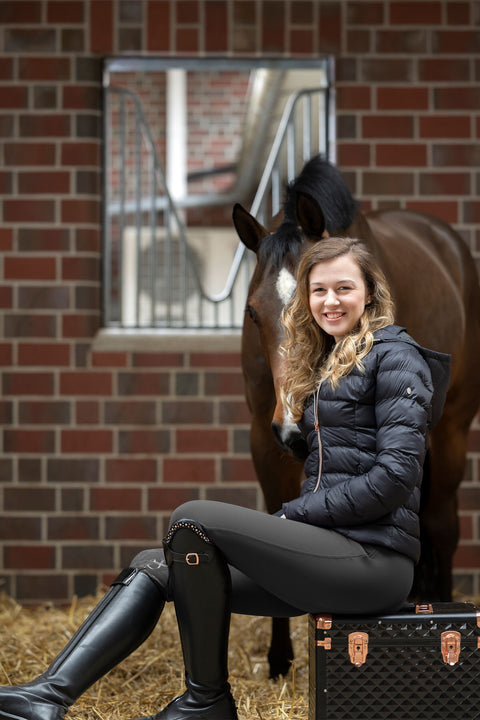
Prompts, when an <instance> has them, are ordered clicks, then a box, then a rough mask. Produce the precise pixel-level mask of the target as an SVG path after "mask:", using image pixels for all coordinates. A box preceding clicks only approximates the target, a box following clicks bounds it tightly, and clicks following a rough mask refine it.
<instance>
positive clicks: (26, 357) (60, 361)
mask: <svg viewBox="0 0 480 720" xmlns="http://www.w3.org/2000/svg"><path fill="white" fill-rule="evenodd" d="M18 364H19V365H24V366H26V365H32V366H39V365H45V366H49V365H51V366H52V367H59V366H68V365H70V345H67V344H66V343H57V342H56V343H43V344H42V343H22V342H21V343H19V345H18Z"/></svg>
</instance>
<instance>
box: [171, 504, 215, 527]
mask: <svg viewBox="0 0 480 720" xmlns="http://www.w3.org/2000/svg"><path fill="white" fill-rule="evenodd" d="M207 502H208V501H206V500H189V501H188V502H186V503H183V504H182V505H179V506H178V507H177V508H175V510H174V511H173V512H172V515H171V517H170V525H173V524H174V523H176V522H178V521H179V520H195V521H197V522H200V523H201V519H200V518H201V516H202V508H203V507H204V506H205V504H206V503H207Z"/></svg>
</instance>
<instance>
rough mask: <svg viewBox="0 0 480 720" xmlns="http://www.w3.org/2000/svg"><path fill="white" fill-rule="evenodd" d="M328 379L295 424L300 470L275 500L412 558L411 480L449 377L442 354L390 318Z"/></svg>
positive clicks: (288, 511) (415, 499) (414, 499)
mask: <svg viewBox="0 0 480 720" xmlns="http://www.w3.org/2000/svg"><path fill="white" fill-rule="evenodd" d="M363 363H364V367H365V370H364V372H363V373H362V372H360V371H359V370H357V369H356V368H355V369H354V370H353V371H352V372H351V373H350V374H349V375H347V376H346V377H345V378H343V379H342V380H341V381H340V383H339V385H338V386H337V388H336V389H332V387H331V385H330V384H329V383H328V382H325V383H323V385H322V387H321V388H320V392H319V400H318V421H319V432H320V443H321V459H322V464H321V476H320V479H319V477H318V470H319V441H318V432H317V431H316V429H315V427H314V400H313V398H312V400H311V402H310V403H309V405H308V406H307V408H306V410H305V413H304V416H303V418H302V420H301V422H300V424H299V427H300V429H301V431H302V433H303V435H304V437H305V439H306V443H307V446H308V456H307V459H306V461H305V474H306V480H305V482H304V484H303V487H302V492H301V495H300V497H298V498H296V499H295V500H292V501H291V502H288V503H285V504H284V505H283V512H284V513H285V515H286V517H287V518H288V519H290V520H299V521H301V522H305V523H310V524H312V525H318V526H320V527H324V528H331V529H333V530H336V531H337V532H339V533H341V534H342V535H346V536H347V537H349V538H351V539H352V540H356V541H358V542H361V543H371V544H374V545H382V546H385V547H387V548H390V549H392V550H396V551H398V552H400V553H403V554H405V555H407V556H408V557H410V558H412V559H413V560H414V561H418V558H419V555H420V540H419V534H420V532H419V520H418V511H419V506H420V485H421V480H422V466H423V461H424V457H425V452H426V447H427V442H428V441H427V438H428V431H429V430H431V428H432V427H433V426H434V425H435V424H436V423H437V422H438V420H439V419H440V416H441V414H442V410H443V403H444V400H445V395H446V392H447V388H448V383H449V375H450V359H449V356H448V355H444V354H442V353H437V352H434V351H432V350H427V349H425V348H422V347H420V346H419V345H418V344H417V343H415V341H414V340H413V339H412V338H411V337H410V336H409V335H408V334H407V333H406V331H405V329H404V328H400V327H398V326H396V325H391V326H389V327H386V328H383V329H382V330H380V331H378V332H377V333H376V334H375V342H374V345H373V347H372V349H371V351H370V352H369V353H368V355H367V356H366V357H365V358H364V360H363Z"/></svg>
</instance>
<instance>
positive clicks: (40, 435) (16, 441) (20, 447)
mask: <svg viewBox="0 0 480 720" xmlns="http://www.w3.org/2000/svg"><path fill="white" fill-rule="evenodd" d="M3 449H4V451H5V452H6V453H52V452H54V450H55V433H54V432H53V431H51V430H5V432H4V435H3ZM35 509H37V508H35Z"/></svg>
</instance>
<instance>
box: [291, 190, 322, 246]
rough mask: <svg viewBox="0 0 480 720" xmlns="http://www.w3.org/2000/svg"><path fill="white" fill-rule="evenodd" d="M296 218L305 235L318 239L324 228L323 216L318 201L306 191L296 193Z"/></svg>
mask: <svg viewBox="0 0 480 720" xmlns="http://www.w3.org/2000/svg"><path fill="white" fill-rule="evenodd" d="M296 212H297V220H298V224H299V225H300V227H301V228H302V230H303V232H304V233H305V235H306V236H307V237H309V238H312V239H313V240H314V239H317V240H320V238H321V237H322V235H323V232H324V230H325V216H324V214H323V212H322V208H321V207H320V205H319V204H318V202H317V201H316V200H315V198H313V197H312V196H311V195H308V193H302V192H299V193H298V194H297V208H296Z"/></svg>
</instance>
